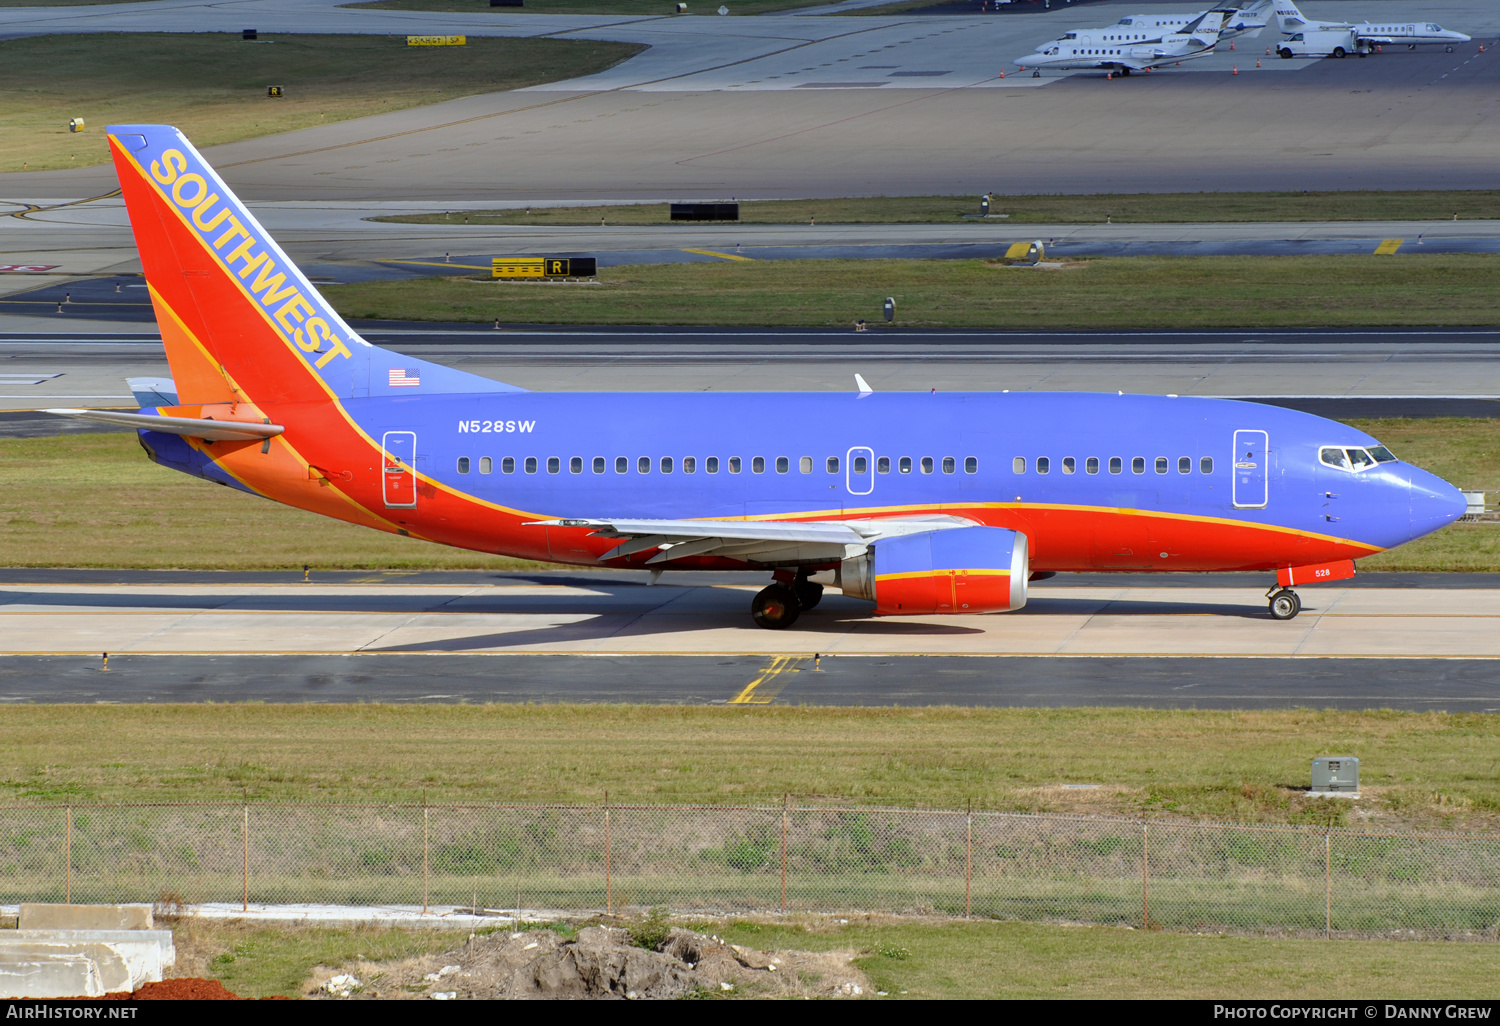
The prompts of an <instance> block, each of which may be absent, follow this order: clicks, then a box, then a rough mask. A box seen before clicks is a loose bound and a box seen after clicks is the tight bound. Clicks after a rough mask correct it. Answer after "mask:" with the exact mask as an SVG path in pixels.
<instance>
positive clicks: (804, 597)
mask: <svg viewBox="0 0 1500 1026" xmlns="http://www.w3.org/2000/svg"><path fill="white" fill-rule="evenodd" d="M792 590H793V591H795V592H796V593H797V602H798V604H799V605H801V606H802V611H803V612H804V613H805V612H807V611H808V610H809V609H816V608H817V605H818V603H819V602H822V601H823V586H822V585H821V584H817V583H815V582H813V581H798V582H797V584H796V586H795V587H794V588H793V589H792Z"/></svg>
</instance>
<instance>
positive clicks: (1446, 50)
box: [1443, 46, 1453, 53]
mask: <svg viewBox="0 0 1500 1026" xmlns="http://www.w3.org/2000/svg"><path fill="white" fill-rule="evenodd" d="M1443 52H1444V53H1452V52H1453V47H1451V46H1445V47H1443Z"/></svg>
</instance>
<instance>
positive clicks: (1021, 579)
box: [839, 527, 1030, 616]
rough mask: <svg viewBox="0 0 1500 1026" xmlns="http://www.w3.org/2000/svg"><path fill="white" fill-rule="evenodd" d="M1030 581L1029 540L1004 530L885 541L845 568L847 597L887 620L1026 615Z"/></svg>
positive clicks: (974, 529)
mask: <svg viewBox="0 0 1500 1026" xmlns="http://www.w3.org/2000/svg"><path fill="white" fill-rule="evenodd" d="M1029 576H1030V557H1029V553H1028V550H1027V544H1026V536H1025V535H1024V534H1020V533H1018V532H1016V531H1007V530H1005V529H1003V528H999V527H954V528H947V529H944V530H940V531H924V532H922V533H921V534H908V535H902V536H900V537H896V538H882V539H881V540H880V541H877V542H875V543H874V544H873V545H871V546H870V548H869V549H868V550H867V551H866V552H864V553H862V554H861V555H858V556H855V557H852V558H850V559H846V560H844V561H843V563H842V564H841V565H840V567H839V584H840V586H841V587H842V588H843V591H844V594H845V595H849V596H852V597H854V598H862V599H866V600H868V601H870V602H874V603H875V612H876V613H880V614H884V615H887V616H910V615H914V614H922V613H1003V612H1005V611H1007V610H1011V609H1020V608H1021V607H1022V606H1024V605H1025V604H1026V583H1027V579H1028V577H1029Z"/></svg>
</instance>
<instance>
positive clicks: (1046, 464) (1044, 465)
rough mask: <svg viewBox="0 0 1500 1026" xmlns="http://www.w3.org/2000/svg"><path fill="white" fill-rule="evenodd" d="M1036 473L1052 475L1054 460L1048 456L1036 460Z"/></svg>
mask: <svg viewBox="0 0 1500 1026" xmlns="http://www.w3.org/2000/svg"><path fill="white" fill-rule="evenodd" d="M1036 472H1037V473H1038V474H1050V473H1052V460H1051V459H1050V458H1048V457H1046V456H1038V457H1037V458H1036Z"/></svg>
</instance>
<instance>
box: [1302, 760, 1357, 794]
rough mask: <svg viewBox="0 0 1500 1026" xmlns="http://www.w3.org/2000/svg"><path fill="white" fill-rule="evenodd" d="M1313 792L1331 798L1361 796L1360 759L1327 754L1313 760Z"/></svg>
mask: <svg viewBox="0 0 1500 1026" xmlns="http://www.w3.org/2000/svg"><path fill="white" fill-rule="evenodd" d="M1312 793H1313V794H1315V795H1323V796H1325V797H1330V798H1358V797H1359V759H1358V758H1356V757H1355V756H1352V755H1325V756H1322V757H1321V758H1317V759H1314V760H1313V761H1312Z"/></svg>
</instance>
